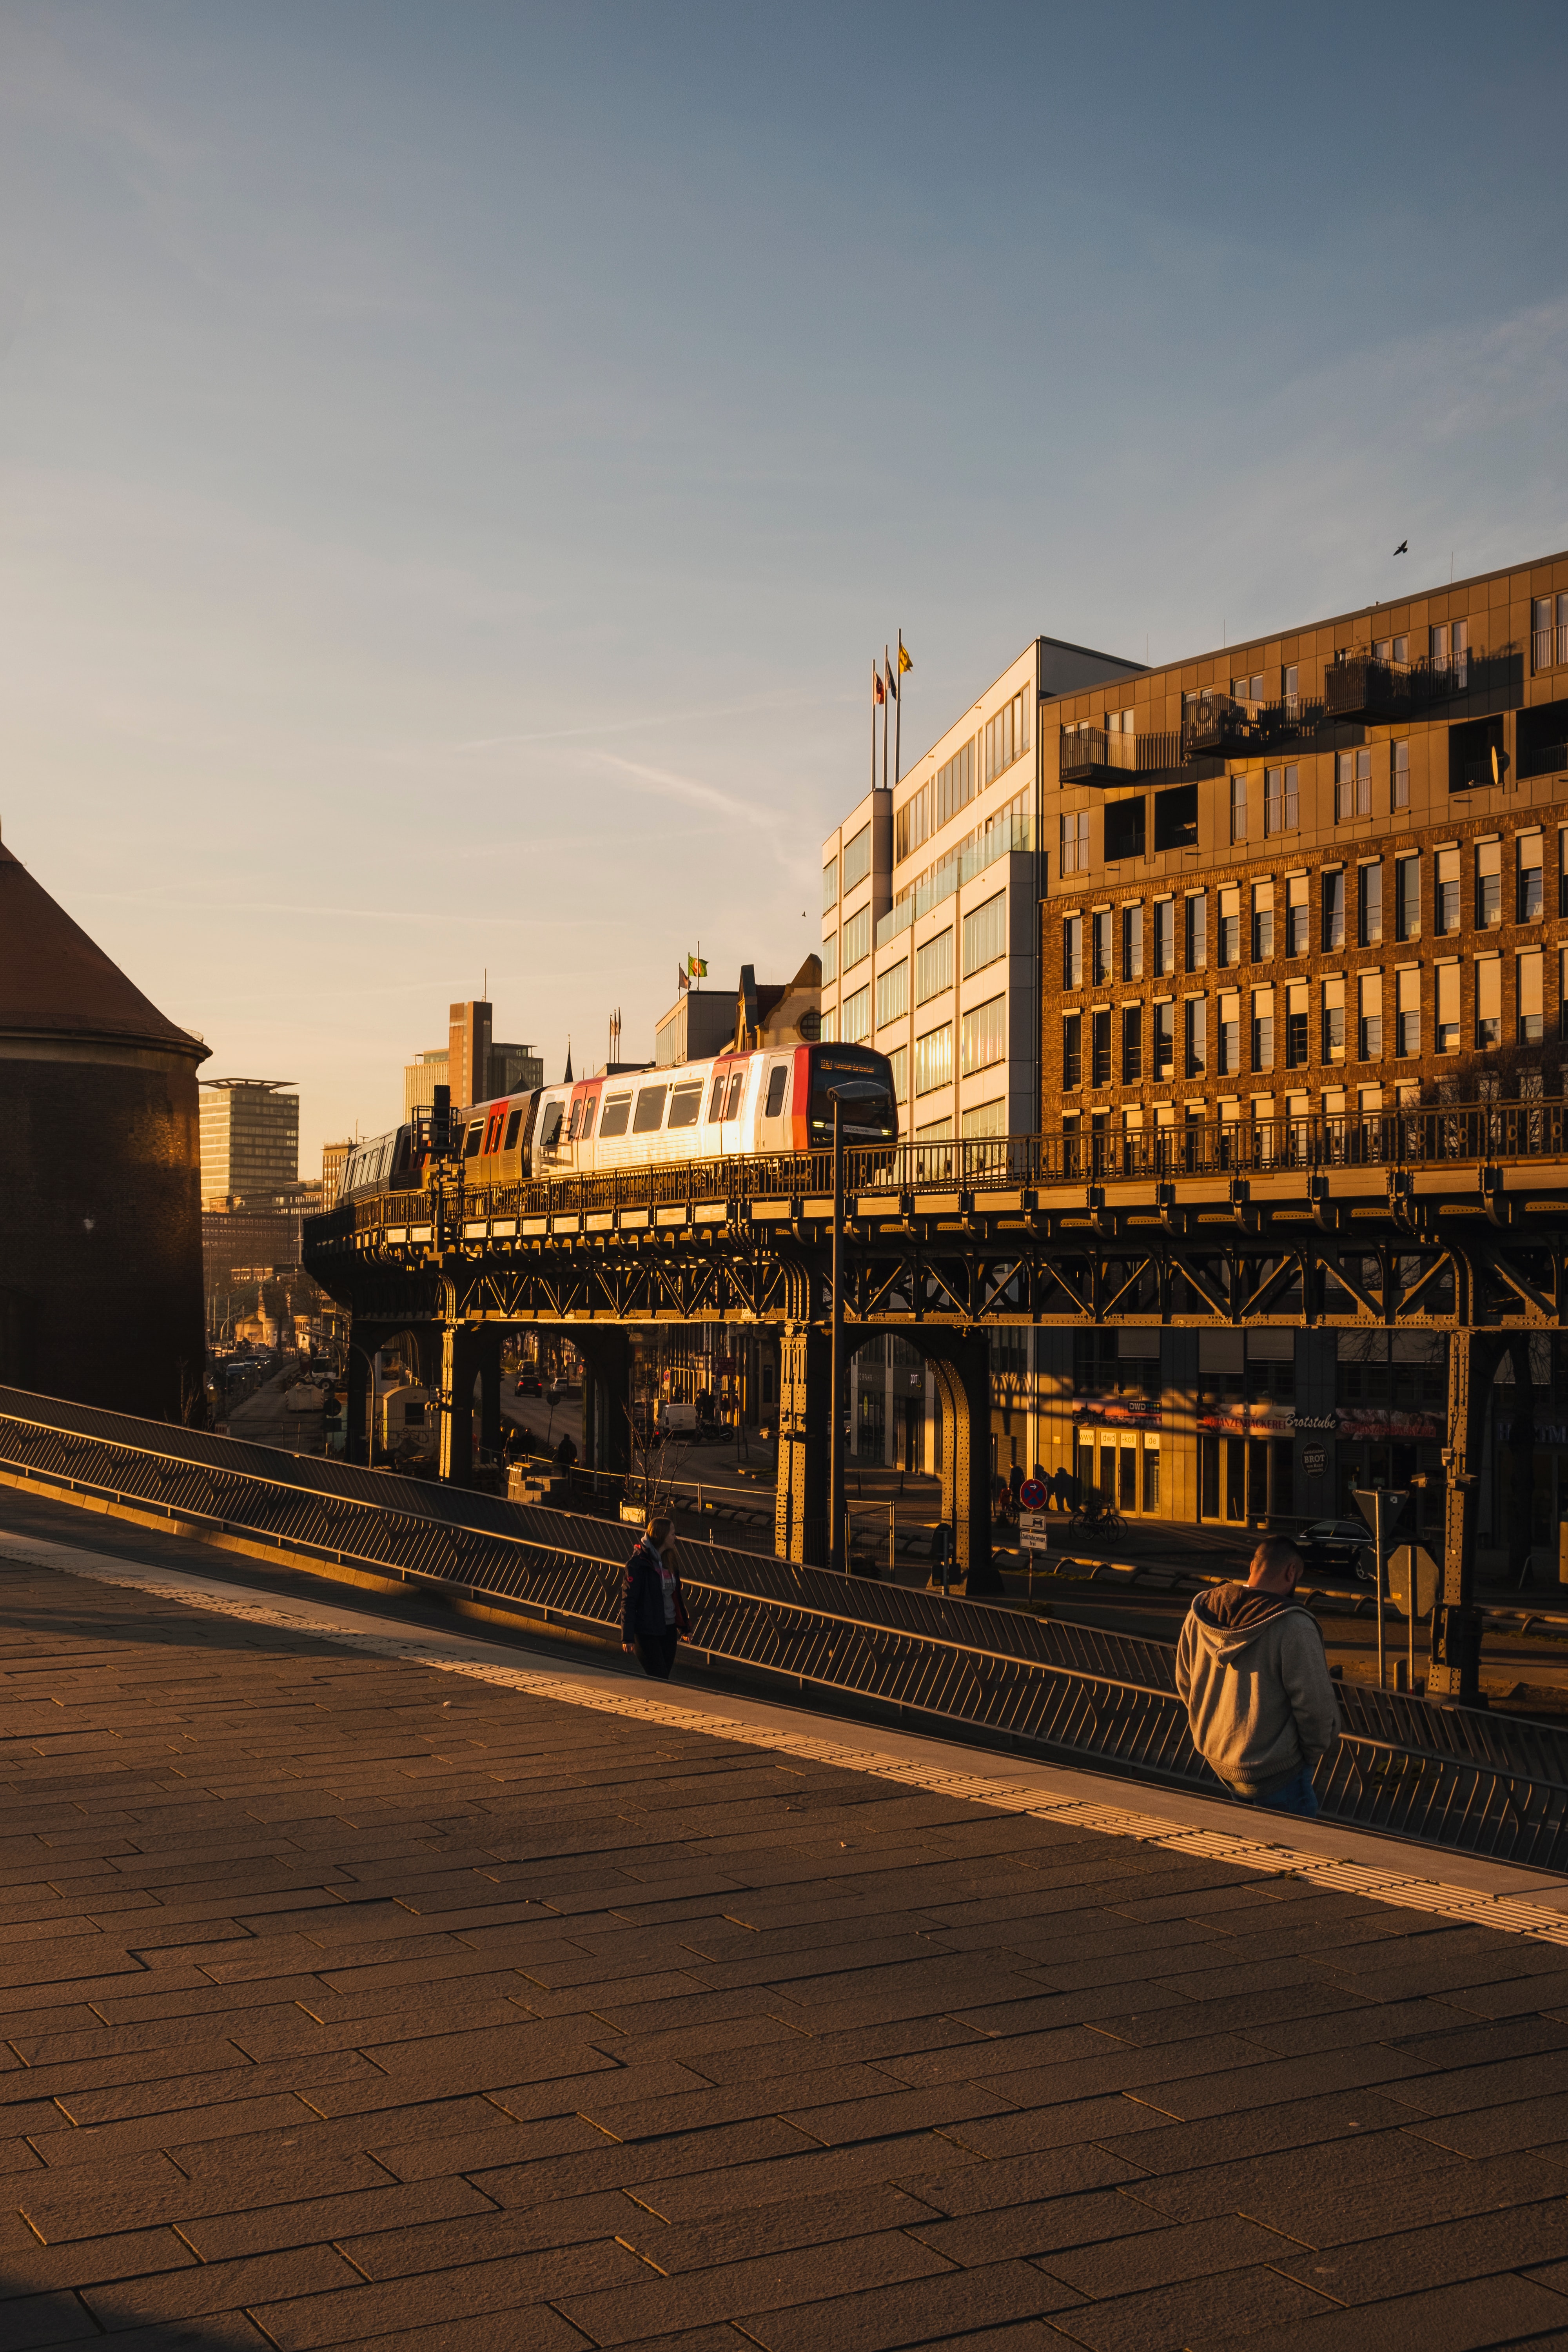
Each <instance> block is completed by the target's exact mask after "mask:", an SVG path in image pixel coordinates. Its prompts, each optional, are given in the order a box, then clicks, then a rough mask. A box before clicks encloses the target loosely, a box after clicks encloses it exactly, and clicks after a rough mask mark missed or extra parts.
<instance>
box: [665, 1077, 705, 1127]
mask: <svg viewBox="0 0 1568 2352" xmlns="http://www.w3.org/2000/svg"><path fill="white" fill-rule="evenodd" d="M701 1116H702V1088H701V1087H700V1085H699V1086H695V1087H675V1088H674V1089H673V1090H672V1092H671V1094H670V1097H669V1123H670V1125H671V1127H695V1126H696V1124H697V1122H698V1120H699V1119H700V1118H701Z"/></svg>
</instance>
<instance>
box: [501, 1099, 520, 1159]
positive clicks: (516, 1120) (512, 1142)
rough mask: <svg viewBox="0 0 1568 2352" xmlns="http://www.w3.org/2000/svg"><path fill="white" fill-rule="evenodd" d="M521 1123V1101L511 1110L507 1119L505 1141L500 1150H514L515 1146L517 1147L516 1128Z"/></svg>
mask: <svg viewBox="0 0 1568 2352" xmlns="http://www.w3.org/2000/svg"><path fill="white" fill-rule="evenodd" d="M521 1125H522V1105H521V1103H519V1105H518V1107H517V1108H516V1109H515V1110H514V1111H513V1112H512V1115H511V1117H510V1118H509V1119H508V1121H507V1123H506V1141H505V1143H504V1144H503V1145H502V1146H501V1149H502V1150H503V1151H512V1150H516V1148H517V1130H518V1129H519V1128H520V1127H521Z"/></svg>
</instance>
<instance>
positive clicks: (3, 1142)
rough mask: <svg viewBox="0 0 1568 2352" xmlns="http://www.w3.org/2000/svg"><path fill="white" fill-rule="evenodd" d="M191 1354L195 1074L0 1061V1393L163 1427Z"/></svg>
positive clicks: (191, 1368) (199, 1318)
mask: <svg viewBox="0 0 1568 2352" xmlns="http://www.w3.org/2000/svg"><path fill="white" fill-rule="evenodd" d="M204 1361H205V1331H204V1312H203V1302H202V1223H201V1154H200V1149H199V1145H198V1140H197V1119H196V1076H195V1066H194V1065H192V1064H191V1063H189V1062H185V1061H175V1060H174V1059H173V1057H171V1060H170V1062H169V1064H168V1065H167V1066H165V1067H163V1068H150V1069H142V1068H138V1067H136V1066H133V1065H132V1064H131V1063H128V1062H102V1063H99V1062H43V1061H37V1062H35V1061H23V1060H11V1059H8V1058H6V1056H5V1053H4V1049H3V1048H0V1381H7V1382H10V1383H12V1384H14V1385H15V1386H16V1387H19V1388H27V1389H33V1390H36V1391H38V1392H39V1393H40V1394H42V1395H45V1396H57V1397H67V1398H70V1399H73V1400H74V1401H76V1402H79V1403H82V1404H100V1405H107V1406H110V1408H112V1409H113V1410H114V1411H116V1412H132V1413H141V1414H143V1415H145V1416H147V1417H148V1418H149V1419H152V1420H173V1421H178V1420H180V1419H182V1418H183V1417H184V1413H183V1411H182V1407H183V1404H184V1402H185V1400H186V1399H188V1398H190V1397H192V1396H195V1398H196V1399H197V1400H199V1398H200V1395H201V1385H202V1373H203V1366H204ZM198 1409H199V1408H198Z"/></svg>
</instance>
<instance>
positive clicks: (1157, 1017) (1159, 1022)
mask: <svg viewBox="0 0 1568 2352" xmlns="http://www.w3.org/2000/svg"><path fill="white" fill-rule="evenodd" d="M1175 1060H1176V1008H1175V1006H1174V1005H1173V1003H1171V1001H1170V999H1169V998H1168V997H1167V998H1166V999H1165V1001H1164V1003H1163V1004H1156V1005H1155V1007H1154V1076H1155V1077H1156V1078H1157V1079H1160V1080H1162V1081H1163V1080H1164V1079H1166V1078H1169V1077H1170V1076H1172V1074H1173V1069H1174V1066H1175Z"/></svg>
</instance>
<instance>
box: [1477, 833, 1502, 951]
mask: <svg viewBox="0 0 1568 2352" xmlns="http://www.w3.org/2000/svg"><path fill="white" fill-rule="evenodd" d="M1501 920H1502V844H1501V842H1500V841H1478V842H1477V844H1476V929H1477V930H1478V931H1490V930H1495V929H1496V928H1497V926H1498V925H1499V924H1500V922H1501Z"/></svg>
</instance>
